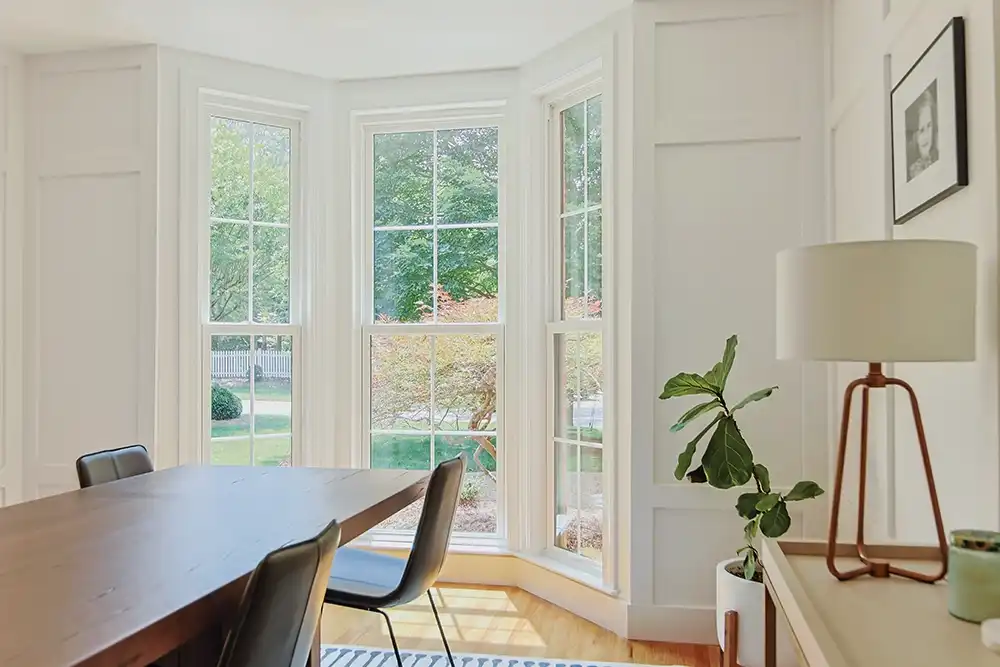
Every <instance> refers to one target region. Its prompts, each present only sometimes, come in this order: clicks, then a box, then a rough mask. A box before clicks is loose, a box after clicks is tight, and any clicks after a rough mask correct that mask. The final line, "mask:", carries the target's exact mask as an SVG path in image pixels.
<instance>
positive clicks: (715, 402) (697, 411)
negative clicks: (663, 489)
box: [670, 398, 722, 479]
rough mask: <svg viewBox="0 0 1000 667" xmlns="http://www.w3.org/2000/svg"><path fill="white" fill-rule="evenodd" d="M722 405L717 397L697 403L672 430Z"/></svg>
mask: <svg viewBox="0 0 1000 667" xmlns="http://www.w3.org/2000/svg"><path fill="white" fill-rule="evenodd" d="M721 407H722V403H720V402H719V399H717V398H713V399H712V400H711V401H709V402H708V403H702V404H700V405H696V406H694V407H693V408H691V409H690V410H688V411H687V412H685V413H684V414H683V415H681V418H680V419H678V420H677V423H676V424H674V425H673V426H671V427H670V432H671V433H677V432H678V431H680V430H681V429H682V428H684V427H685V426H687V425H688V424H689V423H691V422H692V421H694V420H695V419H697V418H698V417H700V416H702V415H703V414H705V413H706V412H708V411H709V410H714V409H715V408H721ZM678 479H680V478H678Z"/></svg>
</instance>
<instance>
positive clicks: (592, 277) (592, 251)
mask: <svg viewBox="0 0 1000 667" xmlns="http://www.w3.org/2000/svg"><path fill="white" fill-rule="evenodd" d="M603 231H604V229H603V226H602V221H601V209H597V210H594V211H591V212H590V213H588V214H587V230H586V232H587V235H586V240H585V243H586V244H587V259H586V267H587V269H586V270H587V292H586V299H585V300H584V312H585V313H586V316H587V317H588V318H594V319H599V318H600V317H601V315H602V312H603V311H602V301H603V300H604V276H603V273H602V270H603V268H604V248H603V246H602V241H603Z"/></svg>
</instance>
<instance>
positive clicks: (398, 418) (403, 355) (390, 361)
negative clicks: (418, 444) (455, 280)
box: [371, 336, 431, 468]
mask: <svg viewBox="0 0 1000 667" xmlns="http://www.w3.org/2000/svg"><path fill="white" fill-rule="evenodd" d="M430 369H431V342H430V338H429V337H428V336H372V337H371V428H372V430H373V431H379V430H382V431H384V430H406V431H428V430H429V429H430V415H431V372H430ZM375 444H376V443H375V440H372V447H373V449H372V452H373V455H374V451H375V449H374V447H375ZM428 451H430V450H429V448H428ZM428 460H429V459H428ZM373 467H374V457H373ZM383 467H390V468H391V467H395V466H390V465H387V466H383Z"/></svg>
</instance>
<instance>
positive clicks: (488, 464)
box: [434, 435, 498, 533]
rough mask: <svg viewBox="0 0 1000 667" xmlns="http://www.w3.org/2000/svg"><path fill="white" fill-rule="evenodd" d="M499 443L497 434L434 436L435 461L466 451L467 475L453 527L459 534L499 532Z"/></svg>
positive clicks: (463, 482) (453, 456)
mask: <svg viewBox="0 0 1000 667" xmlns="http://www.w3.org/2000/svg"><path fill="white" fill-rule="evenodd" d="M496 446H497V439H496V437H495V436H486V435H484V436H476V437H467V436H456V435H452V436H446V435H437V436H435V437H434V460H435V463H440V462H441V461H446V460H448V459H451V458H455V457H456V456H458V455H459V454H460V453H464V454H465V462H466V467H465V478H464V479H463V480H462V490H461V492H460V493H459V496H458V509H457V510H456V511H455V524H454V526H453V528H452V529H453V530H454V531H455V532H456V533H495V532H497V509H498V507H497V460H496V453H497V449H496Z"/></svg>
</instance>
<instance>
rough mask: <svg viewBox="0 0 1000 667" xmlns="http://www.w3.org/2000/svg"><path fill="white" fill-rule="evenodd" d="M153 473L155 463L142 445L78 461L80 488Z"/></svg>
mask: <svg viewBox="0 0 1000 667" xmlns="http://www.w3.org/2000/svg"><path fill="white" fill-rule="evenodd" d="M147 472H153V461H152V459H150V458H149V452H148V451H147V450H146V448H145V447H143V446H142V445H129V446H128V447H119V448H118V449H106V450H104V451H103V452H94V453H93V454H84V455H83V456H81V457H80V458H78V459H77V460H76V476H77V478H78V479H79V480H80V488H81V489H86V488H87V487H89V486H94V485H95V484H105V483H107V482H113V481H115V480H117V479H125V478H126V477H135V476H136V475H143V474H145V473H147Z"/></svg>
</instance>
